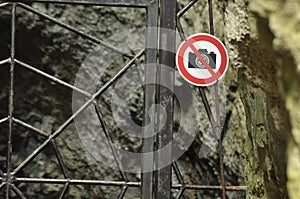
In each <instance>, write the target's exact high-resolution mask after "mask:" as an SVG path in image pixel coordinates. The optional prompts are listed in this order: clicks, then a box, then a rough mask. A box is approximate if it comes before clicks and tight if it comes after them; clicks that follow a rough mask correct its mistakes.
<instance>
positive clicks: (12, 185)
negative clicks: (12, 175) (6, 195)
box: [10, 184, 26, 199]
mask: <svg viewBox="0 0 300 199" xmlns="http://www.w3.org/2000/svg"><path fill="white" fill-rule="evenodd" d="M10 186H11V188H12V190H13V191H14V192H15V194H17V196H18V197H19V198H21V199H26V197H25V195H24V194H23V193H22V192H21V191H20V189H19V188H18V187H16V185H14V184H10Z"/></svg>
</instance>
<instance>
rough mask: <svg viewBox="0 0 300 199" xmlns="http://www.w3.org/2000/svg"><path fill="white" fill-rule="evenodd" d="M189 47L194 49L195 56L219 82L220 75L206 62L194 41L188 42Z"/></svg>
mask: <svg viewBox="0 0 300 199" xmlns="http://www.w3.org/2000/svg"><path fill="white" fill-rule="evenodd" d="M188 46H189V47H190V48H191V49H192V51H193V52H194V53H195V55H196V56H197V57H198V59H199V60H200V61H201V63H203V65H204V66H205V68H206V69H207V70H208V72H209V73H210V74H211V75H212V77H213V78H214V79H216V80H217V79H218V77H219V75H218V74H217V73H215V72H214V71H213V69H212V68H211V67H210V66H209V64H208V63H207V62H206V61H205V60H204V58H203V57H202V55H201V54H200V53H199V52H198V50H197V49H196V48H195V46H194V44H193V40H189V41H188Z"/></svg>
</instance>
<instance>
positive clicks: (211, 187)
mask: <svg viewBox="0 0 300 199" xmlns="http://www.w3.org/2000/svg"><path fill="white" fill-rule="evenodd" d="M182 186H185V189H189V190H222V189H223V187H222V186H220V185H190V184H186V185H182V184H175V185H173V186H172V189H181V187H182ZM225 189H226V190H227V191H245V190H246V186H225Z"/></svg>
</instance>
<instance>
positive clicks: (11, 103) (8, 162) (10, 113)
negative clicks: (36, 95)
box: [5, 4, 16, 199]
mask: <svg viewBox="0 0 300 199" xmlns="http://www.w3.org/2000/svg"><path fill="white" fill-rule="evenodd" d="M15 34H16V4H13V5H12V10H11V44H10V45H11V46H10V60H11V63H10V86H9V103H8V122H9V124H8V128H9V130H8V140H7V157H6V158H7V160H6V178H7V179H10V178H11V173H10V172H11V157H12V133H13V132H12V130H13V112H14V70H15V69H14V68H15ZM10 190H11V185H10V183H7V184H6V195H5V197H6V199H9V198H10Z"/></svg>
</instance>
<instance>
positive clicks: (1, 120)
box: [0, 116, 9, 124]
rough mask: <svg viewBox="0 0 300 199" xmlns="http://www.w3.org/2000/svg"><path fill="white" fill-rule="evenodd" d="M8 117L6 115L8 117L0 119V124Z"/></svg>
mask: <svg viewBox="0 0 300 199" xmlns="http://www.w3.org/2000/svg"><path fill="white" fill-rule="evenodd" d="M8 118H9V116H8V117H5V118H2V119H0V124H2V123H4V122H6V121H7V120H8Z"/></svg>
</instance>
